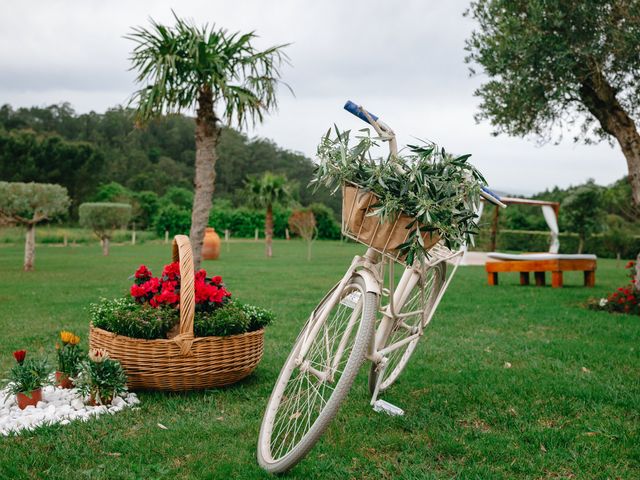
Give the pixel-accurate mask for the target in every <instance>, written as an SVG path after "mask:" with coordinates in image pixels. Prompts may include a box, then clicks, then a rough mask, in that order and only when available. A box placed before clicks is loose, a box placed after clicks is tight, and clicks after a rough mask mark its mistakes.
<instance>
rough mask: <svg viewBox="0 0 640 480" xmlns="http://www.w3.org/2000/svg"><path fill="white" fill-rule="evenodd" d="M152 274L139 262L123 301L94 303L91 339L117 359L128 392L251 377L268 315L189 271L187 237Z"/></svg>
mask: <svg viewBox="0 0 640 480" xmlns="http://www.w3.org/2000/svg"><path fill="white" fill-rule="evenodd" d="M173 260H174V261H173V262H172V263H170V264H168V265H165V267H164V269H163V270H162V274H161V275H160V276H158V277H156V276H154V275H153V274H152V272H151V271H150V270H149V268H148V267H146V266H145V265H141V266H140V267H139V268H138V269H137V270H136V272H135V273H134V275H133V277H134V283H133V285H131V287H130V289H129V293H128V295H127V296H125V297H124V298H116V299H102V300H101V301H100V302H99V303H97V304H94V305H92V306H91V309H90V313H91V328H90V343H91V347H92V348H105V349H107V350H108V352H109V355H110V356H111V358H114V359H117V360H119V361H120V362H121V363H122V366H123V368H124V369H125V371H126V372H127V376H128V378H129V382H128V386H129V388H130V389H135V388H141V389H155V390H170V391H182V390H191V389H202V388H211V387H214V386H222V385H228V384H231V383H234V382H237V381H238V380H240V379H242V378H244V377H246V376H247V375H249V374H250V373H251V372H252V371H253V370H254V369H255V367H256V366H257V364H258V363H259V361H260V359H261V358H262V354H263V351H264V340H263V339H264V327H265V326H267V325H268V324H269V323H271V321H272V320H273V317H274V316H273V313H271V312H269V311H267V310H264V309H261V308H259V307H256V306H251V305H246V304H244V303H242V302H239V301H238V300H236V299H233V298H232V295H231V292H230V291H229V290H228V288H227V286H226V285H225V284H224V282H223V280H222V277H220V276H218V275H209V274H208V273H207V272H206V271H205V270H203V269H201V270H198V271H194V269H193V261H192V255H191V247H190V243H189V239H188V237H186V236H184V235H178V236H176V238H175V240H174V250H173Z"/></svg>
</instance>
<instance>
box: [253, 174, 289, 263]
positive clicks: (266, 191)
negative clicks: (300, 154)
mask: <svg viewBox="0 0 640 480" xmlns="http://www.w3.org/2000/svg"><path fill="white" fill-rule="evenodd" d="M245 188H246V193H247V201H248V202H249V203H250V204H251V205H253V206H254V207H257V208H264V209H265V210H266V213H265V217H264V244H265V253H266V255H267V257H271V256H272V255H273V248H272V244H273V206H274V205H281V206H283V207H285V206H287V205H289V204H290V203H291V201H292V197H291V192H290V186H289V183H288V180H287V177H285V176H284V175H274V174H273V173H271V172H265V173H264V174H263V175H262V177H259V178H256V177H253V178H249V179H247V181H246V183H245Z"/></svg>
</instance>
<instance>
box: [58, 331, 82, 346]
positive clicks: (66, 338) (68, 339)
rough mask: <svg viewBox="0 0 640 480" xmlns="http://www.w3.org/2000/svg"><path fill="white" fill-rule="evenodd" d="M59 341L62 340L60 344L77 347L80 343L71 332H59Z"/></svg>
mask: <svg viewBox="0 0 640 480" xmlns="http://www.w3.org/2000/svg"><path fill="white" fill-rule="evenodd" d="M60 340H62V343H64V344H65V345H67V344H69V345H77V344H78V343H80V337H78V336H77V335H74V334H73V333H72V332H67V331H66V330H62V331H61V332H60Z"/></svg>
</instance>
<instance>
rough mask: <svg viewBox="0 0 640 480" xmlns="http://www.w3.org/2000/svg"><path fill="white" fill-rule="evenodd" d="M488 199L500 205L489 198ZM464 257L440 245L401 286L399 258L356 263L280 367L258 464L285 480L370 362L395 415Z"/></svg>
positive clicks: (385, 131)
mask: <svg viewBox="0 0 640 480" xmlns="http://www.w3.org/2000/svg"><path fill="white" fill-rule="evenodd" d="M345 109H347V110H349V111H350V112H351V113H353V114H354V115H356V116H358V117H359V118H361V119H362V120H364V121H366V122H367V123H370V124H371V125H372V126H373V128H374V129H375V130H376V132H377V133H378V135H379V137H380V138H382V139H383V140H385V141H388V143H389V149H390V152H391V153H392V154H393V155H395V154H396V153H397V144H396V140H395V134H394V133H393V131H392V130H391V129H390V128H389V127H388V126H387V125H385V124H384V123H383V122H381V121H380V120H379V119H378V117H376V116H375V115H372V114H371V113H369V112H367V111H366V110H364V109H363V108H361V107H358V106H356V105H354V104H353V103H351V102H347V105H345ZM483 197H485V198H487V199H488V200H489V201H491V202H493V203H496V204H500V202H499V199H498V197H497V196H495V194H492V193H491V192H489V191H488V190H487V191H484V192H483ZM344 208H345V207H344V203H343V224H342V230H343V234H344V235H346V236H347V237H349V238H352V239H353V240H356V241H361V238H359V232H354V231H353V230H352V229H350V228H349V227H348V225H347V222H345V219H347V218H349V217H350V216H351V214H352V212H345V211H344ZM351 209H353V204H351ZM462 254H463V251H462V250H459V251H451V250H450V249H448V248H447V247H445V246H444V244H442V243H437V244H436V245H434V246H433V247H432V248H431V250H429V257H428V259H424V260H423V261H422V262H417V261H416V262H414V264H413V265H412V266H404V271H403V273H402V275H401V277H400V279H399V281H398V282H397V285H395V283H396V282H395V278H396V277H395V274H394V266H395V263H396V262H400V261H401V259H400V258H399V255H398V253H397V252H389V251H387V250H386V249H385V248H373V247H369V248H368V249H367V251H366V253H365V254H364V255H363V256H359V255H357V256H355V257H354V258H353V261H352V262H351V265H350V266H349V268H348V269H347V271H346V273H345V274H344V276H343V277H342V279H341V280H340V281H339V282H338V283H337V284H336V285H335V286H334V287H333V288H332V289H331V290H330V291H329V292H328V293H327V294H326V295H325V297H324V298H323V299H322V300H321V301H320V303H319V304H318V306H317V307H316V308H315V309H314V310H313V312H312V313H311V315H310V316H309V319H308V320H307V322H306V324H305V325H304V327H303V328H302V331H301V332H300V334H299V335H298V338H297V340H296V342H295V344H294V346H293V349H292V350H291V353H290V354H289V357H288V358H287V360H286V362H285V364H284V366H283V367H282V370H281V372H280V375H279V377H278V380H277V381H276V384H275V387H274V389H273V392H272V393H271V397H270V398H269V402H268V404H267V408H266V411H265V414H264V417H263V420H262V425H261V428H260V436H259V439H258V452H257V456H258V463H259V464H260V466H262V468H264V469H265V470H266V471H268V472H270V473H280V472H284V471H287V470H289V469H290V468H292V467H293V466H294V465H296V464H297V463H298V462H299V461H300V460H301V459H302V458H304V456H305V455H306V454H307V453H308V452H309V450H311V448H312V447H313V446H314V445H315V443H316V442H317V441H318V439H319V438H320V436H321V435H322V434H323V432H324V431H325V430H326V428H327V427H328V425H329V423H330V422H331V420H332V419H333V418H334V417H335V415H336V413H337V411H338V409H339V407H340V405H341V403H342V402H343V400H344V399H345V397H346V395H347V393H348V392H349V389H350V388H351V385H352V384H353V381H354V379H355V377H356V375H357V373H358V371H359V369H360V367H361V366H362V363H363V361H364V360H365V359H367V360H370V361H371V368H370V371H369V390H370V393H371V395H372V397H371V405H373V406H374V408H376V409H382V410H386V411H387V412H388V413H392V412H394V410H395V409H397V407H394V406H393V405H391V404H388V403H387V402H384V401H382V400H378V396H379V394H380V393H381V392H384V391H385V390H386V389H388V388H389V387H390V386H391V385H393V383H394V382H395V381H396V380H397V379H398V377H399V376H400V374H401V373H402V371H403V370H404V368H405V367H406V365H407V363H408V362H409V359H410V358H411V355H412V354H413V352H414V351H415V349H416V346H417V344H418V342H419V340H420V337H422V335H423V331H424V328H425V327H426V326H427V325H428V324H429V322H430V321H431V319H432V317H433V314H434V312H435V310H436V308H437V307H438V304H439V303H440V300H441V299H442V296H443V294H444V292H445V290H446V289H447V287H448V285H449V283H450V281H451V279H452V277H453V275H454V273H455V271H456V269H457V268H458V265H459V263H460V260H461V258H462ZM385 270H386V271H387V273H388V275H385ZM385 277H387V278H388V279H387V282H386V285H385V281H384V279H385ZM377 313H380V314H381V315H380V319H379V321H378V322H377V323H376V317H377V315H376V314H377Z"/></svg>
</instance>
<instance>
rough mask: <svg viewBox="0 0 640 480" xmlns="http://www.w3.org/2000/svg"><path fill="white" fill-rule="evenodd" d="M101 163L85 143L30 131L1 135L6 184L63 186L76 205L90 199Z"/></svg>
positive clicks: (97, 153) (0, 153)
mask: <svg viewBox="0 0 640 480" xmlns="http://www.w3.org/2000/svg"><path fill="white" fill-rule="evenodd" d="M103 161H104V158H103V156H102V153H101V152H100V151H99V150H98V149H96V148H95V147H94V146H93V145H91V144H89V143H86V142H69V141H67V140H64V139H62V138H61V137H59V136H56V135H54V136H42V135H38V134H36V133H34V132H31V131H17V132H9V133H0V172H2V177H3V178H4V179H5V180H7V181H16V182H17V181H20V182H39V183H53V184H58V185H62V186H63V187H65V188H66V189H67V191H68V192H69V195H70V197H71V198H72V199H74V200H75V201H83V200H87V199H88V198H89V196H90V194H91V193H92V191H93V189H94V187H95V185H96V183H97V182H96V179H97V178H99V177H98V176H99V174H100V170H101V168H102V164H103ZM77 205H78V203H76V204H75V207H77Z"/></svg>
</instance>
